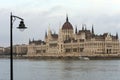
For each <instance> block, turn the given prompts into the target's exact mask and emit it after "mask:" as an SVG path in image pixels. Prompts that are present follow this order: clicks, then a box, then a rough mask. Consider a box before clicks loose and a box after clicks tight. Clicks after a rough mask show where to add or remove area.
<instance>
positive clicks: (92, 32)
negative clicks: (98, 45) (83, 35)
mask: <svg viewBox="0 0 120 80" xmlns="http://www.w3.org/2000/svg"><path fill="white" fill-rule="evenodd" d="M92 34H94V27H93V24H92Z"/></svg>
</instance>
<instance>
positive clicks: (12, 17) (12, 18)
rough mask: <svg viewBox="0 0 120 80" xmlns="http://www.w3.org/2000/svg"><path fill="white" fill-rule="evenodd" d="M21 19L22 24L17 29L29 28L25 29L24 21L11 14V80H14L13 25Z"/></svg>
mask: <svg viewBox="0 0 120 80" xmlns="http://www.w3.org/2000/svg"><path fill="white" fill-rule="evenodd" d="M16 18H17V19H20V20H21V21H20V24H19V26H18V27H17V28H18V29H22V30H23V29H26V28H27V27H25V24H24V20H23V19H22V18H20V17H18V16H14V15H12V13H11V14H10V80H13V30H12V29H13V23H14V21H15V19H16Z"/></svg>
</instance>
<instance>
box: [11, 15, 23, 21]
mask: <svg viewBox="0 0 120 80" xmlns="http://www.w3.org/2000/svg"><path fill="white" fill-rule="evenodd" d="M12 17H14V18H18V19H20V20H22V21H23V20H24V19H22V18H20V17H18V16H14V15H12Z"/></svg>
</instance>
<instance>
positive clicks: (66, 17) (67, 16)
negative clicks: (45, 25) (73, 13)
mask: <svg viewBox="0 0 120 80" xmlns="http://www.w3.org/2000/svg"><path fill="white" fill-rule="evenodd" d="M66 22H69V20H68V14H66Z"/></svg>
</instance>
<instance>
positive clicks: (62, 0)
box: [0, 0, 120, 46]
mask: <svg viewBox="0 0 120 80" xmlns="http://www.w3.org/2000/svg"><path fill="white" fill-rule="evenodd" d="M11 12H12V14H13V15H15V16H19V17H22V18H24V21H25V25H26V27H28V28H27V29H26V30H25V31H23V32H21V31H19V30H18V29H16V27H18V24H19V21H20V20H19V19H16V21H15V22H14V26H13V34H14V35H13V37H14V38H13V40H14V44H22V43H25V44H28V41H29V38H30V39H33V38H34V39H35V40H38V39H42V40H44V35H45V31H47V30H48V27H50V29H51V30H52V32H56V33H58V30H59V28H60V27H62V25H63V24H64V22H65V19H66V14H68V17H69V21H70V22H71V24H72V25H73V27H74V28H75V26H77V27H78V29H81V25H82V24H86V25H87V29H91V26H92V24H93V25H94V29H95V33H96V34H103V33H105V32H108V33H111V34H113V35H115V34H116V32H118V34H119V35H120V31H119V30H120V0H0V27H1V29H0V46H9V43H10V39H9V38H10V32H9V31H10V13H11Z"/></svg>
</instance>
